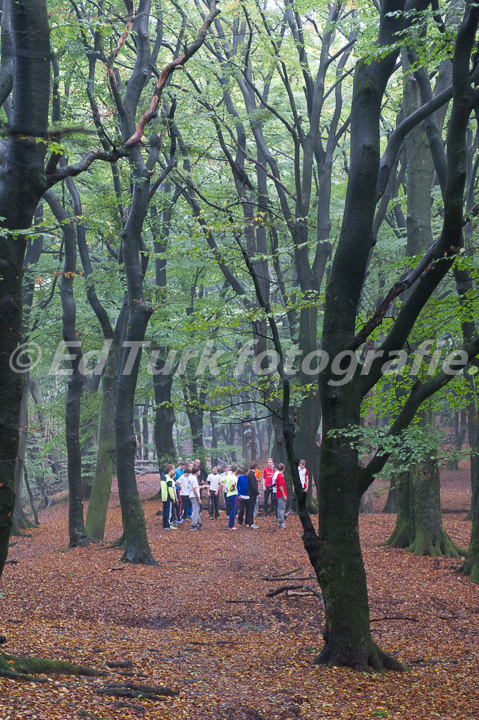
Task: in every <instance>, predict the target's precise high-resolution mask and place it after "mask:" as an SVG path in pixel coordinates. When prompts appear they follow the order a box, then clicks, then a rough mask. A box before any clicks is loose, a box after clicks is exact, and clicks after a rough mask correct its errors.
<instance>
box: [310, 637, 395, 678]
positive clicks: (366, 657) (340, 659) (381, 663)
mask: <svg viewBox="0 0 479 720" xmlns="http://www.w3.org/2000/svg"><path fill="white" fill-rule="evenodd" d="M314 664H315V665H326V666H327V667H349V668H352V669H353V670H357V671H359V672H380V673H382V672H386V671H387V670H394V671H396V672H404V671H406V670H408V669H409V668H408V667H407V665H404V664H403V663H401V662H399V660H397V659H396V658H395V657H393V656H392V655H389V653H386V652H384V651H383V650H381V649H380V648H379V647H378V646H377V645H376V643H374V642H373V641H372V640H371V642H370V643H369V647H368V648H367V649H366V648H351V647H349V648H346V647H343V648H332V647H331V646H330V644H329V643H326V645H325V646H324V647H323V649H322V650H321V652H320V653H319V655H318V656H317V657H316V658H315V659H314Z"/></svg>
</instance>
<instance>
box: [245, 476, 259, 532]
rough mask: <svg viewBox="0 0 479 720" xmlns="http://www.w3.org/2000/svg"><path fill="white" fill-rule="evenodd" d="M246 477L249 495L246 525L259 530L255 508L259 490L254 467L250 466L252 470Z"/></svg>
mask: <svg viewBox="0 0 479 720" xmlns="http://www.w3.org/2000/svg"><path fill="white" fill-rule="evenodd" d="M246 477H247V478H248V495H249V500H248V502H247V504H246V527H250V528H253V529H254V530H257V528H258V525H255V523H254V509H255V505H256V500H257V497H258V495H259V490H258V481H257V479H256V474H255V471H254V468H253V467H251V468H250V471H249V473H248V474H247V476H246Z"/></svg>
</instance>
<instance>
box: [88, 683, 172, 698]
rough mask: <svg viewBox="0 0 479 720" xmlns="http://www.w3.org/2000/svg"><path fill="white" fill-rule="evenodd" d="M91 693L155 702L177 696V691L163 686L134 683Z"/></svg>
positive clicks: (97, 689)
mask: <svg viewBox="0 0 479 720" xmlns="http://www.w3.org/2000/svg"><path fill="white" fill-rule="evenodd" d="M93 692H94V693H96V694H97V695H113V696H117V697H130V698H145V700H155V701H157V702H158V701H160V700H166V698H167V697H176V696H177V695H179V692H178V690H172V689H171V688H168V687H165V686H164V685H135V684H134V683H126V684H125V685H108V686H107V687H104V688H95V689H94V691H93Z"/></svg>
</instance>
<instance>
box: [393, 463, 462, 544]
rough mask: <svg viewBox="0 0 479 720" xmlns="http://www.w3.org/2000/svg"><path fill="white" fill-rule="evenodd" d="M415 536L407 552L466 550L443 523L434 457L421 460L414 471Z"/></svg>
mask: <svg viewBox="0 0 479 720" xmlns="http://www.w3.org/2000/svg"><path fill="white" fill-rule="evenodd" d="M412 480H413V484H412V487H413V497H412V501H413V504H414V537H413V539H412V541H411V543H410V544H409V547H408V548H407V552H412V553H414V554H415V555H430V556H431V557H453V558H458V557H460V555H463V554H464V552H463V551H462V550H461V548H459V547H458V546H457V545H455V544H454V543H453V542H452V540H451V539H450V538H449V536H448V534H447V532H446V530H445V528H444V525H443V524H442V512H441V483H440V478H439V468H438V466H437V463H436V462H435V461H434V460H431V461H423V462H421V463H419V464H418V465H417V466H416V468H415V471H414V474H413V478H412Z"/></svg>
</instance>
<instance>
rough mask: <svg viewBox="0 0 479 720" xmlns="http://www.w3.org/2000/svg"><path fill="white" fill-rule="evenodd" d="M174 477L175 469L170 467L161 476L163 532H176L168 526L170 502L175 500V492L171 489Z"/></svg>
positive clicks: (172, 466)
mask: <svg viewBox="0 0 479 720" xmlns="http://www.w3.org/2000/svg"><path fill="white" fill-rule="evenodd" d="M174 477H175V467H174V465H170V466H169V468H168V471H167V472H164V473H162V476H161V485H160V488H161V499H162V501H163V530H176V528H175V527H171V525H170V515H171V506H172V502H174V499H175V491H174V489H173V485H174Z"/></svg>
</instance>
